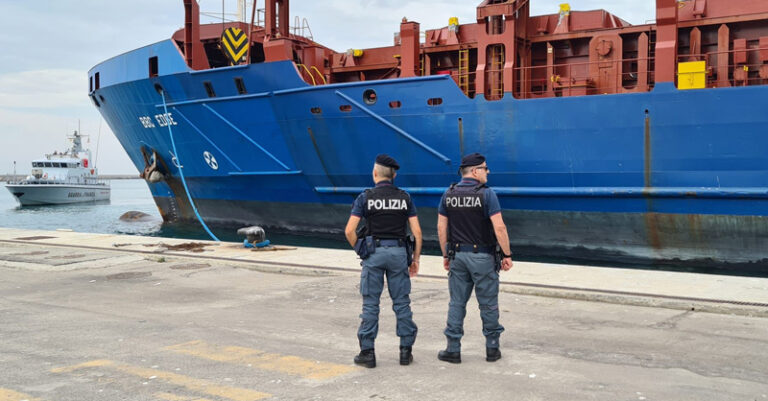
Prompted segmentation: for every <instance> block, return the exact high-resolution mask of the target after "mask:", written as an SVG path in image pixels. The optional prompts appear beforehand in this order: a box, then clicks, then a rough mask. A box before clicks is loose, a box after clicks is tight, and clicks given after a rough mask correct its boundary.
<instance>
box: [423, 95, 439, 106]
mask: <svg viewBox="0 0 768 401" xmlns="http://www.w3.org/2000/svg"><path fill="white" fill-rule="evenodd" d="M427 104H428V105H430V106H439V105H441V104H443V98H441V97H433V98H431V99H429V100H427Z"/></svg>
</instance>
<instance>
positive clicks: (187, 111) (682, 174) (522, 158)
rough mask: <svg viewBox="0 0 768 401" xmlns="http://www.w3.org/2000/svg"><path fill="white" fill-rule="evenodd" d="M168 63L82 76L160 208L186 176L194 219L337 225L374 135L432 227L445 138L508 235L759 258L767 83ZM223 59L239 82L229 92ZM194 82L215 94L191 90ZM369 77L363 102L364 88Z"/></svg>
mask: <svg viewBox="0 0 768 401" xmlns="http://www.w3.org/2000/svg"><path fill="white" fill-rule="evenodd" d="M169 47H172V44H168V43H166V42H161V43H159V44H157V45H155V46H154V47H148V48H146V49H140V50H138V51H137V52H134V53H129V54H128V55H124V56H121V57H123V58H126V57H127V58H132V57H133V58H136V61H135V62H134V61H133V60H123V59H117V60H116V61H114V60H113V61H111V62H108V63H106V64H104V65H101V66H99V67H97V68H98V69H100V71H101V72H102V77H105V78H102V79H103V80H104V81H106V77H109V76H110V75H109V74H108V72H109V71H110V68H111V64H110V63H119V64H120V65H121V66H122V65H131V64H136V65H144V64H145V63H146V56H147V55H150V54H161V56H162V55H163V54H164V53H166V52H165V51H164V49H166V50H167V48H169ZM174 51H175V48H174ZM168 57H171V56H170V55H168ZM182 64H183V62H182V61H179V62H178V65H179V66H181V65H182ZM185 69H186V67H185V66H184V67H179V69H178V70H177V71H173V70H172V69H171V70H170V71H166V72H165V74H163V73H162V71H161V74H160V76H159V77H154V78H151V79H138V78H137V79H128V78H131V77H130V76H128V77H126V74H125V71H122V70H120V71H115V76H122V77H123V78H124V79H123V81H119V82H118V81H116V82H109V81H106V82H107V83H106V84H105V86H104V87H103V88H102V89H101V90H100V92H99V93H100V96H101V97H103V99H102V104H101V105H100V108H99V109H100V111H101V113H102V115H103V116H104V117H105V119H106V121H107V122H108V123H109V124H110V126H111V128H112V130H113V132H114V133H115V134H116V136H117V138H118V139H119V140H120V142H121V143H122V145H123V146H124V147H125V149H126V151H127V153H128V155H129V156H130V157H131V158H132V160H133V161H134V163H135V164H136V166H137V168H138V169H139V170H143V169H144V168H145V167H147V163H146V162H145V157H146V154H148V153H152V152H154V153H155V154H156V155H157V157H158V158H159V159H160V163H159V165H160V167H159V170H162V171H161V172H162V174H163V177H164V179H163V180H162V181H160V182H157V183H150V184H149V186H150V190H151V192H152V194H153V196H154V197H155V200H156V202H157V204H158V206H159V208H160V210H161V211H162V213H163V215H164V218H165V219H166V220H169V221H174V220H195V219H197V217H196V214H195V213H194V207H193V205H192V204H190V203H189V202H188V201H187V193H189V194H190V195H191V197H192V198H193V199H194V201H195V206H197V208H198V209H199V210H198V211H199V215H200V216H201V218H202V219H203V220H204V221H205V222H207V223H208V222H210V223H216V224H228V225H245V224H259V225H264V226H267V227H277V228H281V229H284V230H286V231H295V232H305V233H312V232H322V233H327V234H330V235H340V233H341V229H342V228H343V225H344V223H345V222H346V219H347V218H348V215H349V210H350V207H351V204H352V201H353V200H354V197H355V196H356V195H357V194H359V193H360V192H361V191H362V190H363V189H364V188H365V187H368V186H370V185H371V176H370V174H371V166H372V161H373V159H374V157H375V155H376V154H377V153H382V152H386V153H389V154H391V155H393V156H394V157H395V158H397V160H398V161H399V162H400V164H401V166H403V168H402V169H401V170H400V171H399V175H398V177H397V179H396V184H397V185H398V186H400V187H403V188H405V189H406V190H408V191H409V192H410V193H411V194H412V196H413V198H414V201H415V203H416V205H417V207H418V208H419V210H420V213H419V214H420V217H421V218H422V219H423V224H422V225H423V226H424V227H425V229H426V233H427V236H428V238H431V239H434V229H433V227H434V221H435V208H436V207H437V204H438V202H439V199H440V196H441V194H442V192H443V191H444V189H445V188H446V187H447V186H448V185H450V183H451V182H455V181H456V180H458V178H459V177H458V175H457V174H456V171H457V169H458V165H459V161H460V159H461V156H462V155H463V154H467V153H471V152H481V153H484V154H485V155H486V156H487V158H488V165H489V166H490V168H491V175H490V182H489V184H490V185H491V186H492V187H493V188H494V189H495V190H496V192H497V193H498V194H499V199H500V203H501V207H502V209H503V211H504V217H505V219H506V220H507V224H508V228H509V230H510V234H511V243H512V245H513V248H517V249H518V250H523V249H527V250H535V252H536V253H539V254H542V255H566V256H567V255H568V254H574V255H575V254H579V255H581V256H583V254H592V255H593V256H594V258H595V259H601V260H604V259H607V260H616V259H627V258H628V259H646V260H651V261H691V262H693V263H707V264H720V263H725V264H729V263H753V264H757V265H763V264H764V263H765V261H764V256H763V255H764V249H766V247H765V245H766V239H767V238H768V223H766V217H767V216H768V155H766V152H764V149H768V137H766V135H765V126H766V125H768V115H766V113H765V112H764V110H765V109H766V108H768V87H744V88H719V89H703V90H695V91H678V90H677V89H676V88H675V87H674V86H673V85H671V84H659V85H657V86H656V88H654V89H653V90H652V91H651V92H647V93H631V94H617V95H598V96H581V97H569V98H548V99H529V100H518V99H514V98H512V97H511V96H509V95H507V96H505V97H504V98H503V99H501V100H498V101H486V100H485V99H483V98H480V97H478V98H475V99H469V98H467V97H466V96H464V94H463V93H462V92H461V91H460V90H459V89H458V87H457V86H456V85H455V83H454V82H453V81H452V80H451V79H450V78H448V77H440V76H433V77H423V78H412V79H396V80H385V81H371V82H359V83H351V84H332V85H322V86H314V87H313V86H308V85H306V84H305V83H304V82H303V81H301V79H300V77H299V76H298V74H297V72H296V69H295V67H294V65H293V63H291V62H275V63H262V64H253V65H248V66H241V67H232V68H220V69H216V70H211V71H206V72H205V73H190V72H188V71H186V70H185ZM118 72H119V74H118ZM142 72H143V70H142ZM136 74H139V72H137V73H136ZM129 75H130V74H129ZM238 77H242V78H244V80H245V82H246V86H247V87H248V88H249V92H248V94H245V95H239V94H238V93H237V92H236V88H235V86H234V85H233V83H232V82H233V79H234V78H238ZM274 77H280V79H275V78H274ZM204 82H211V83H212V85H213V86H214V87H215V88H217V93H218V94H219V96H218V97H216V98H208V97H207V96H206V93H205V89H204V86H203V83H204ZM368 89H373V90H375V91H376V92H377V98H378V99H379V101H378V103H377V104H373V105H369V104H365V103H363V92H364V91H365V90H368ZM228 91H229V92H228ZM230 92H231V93H230ZM163 95H165V96H163ZM434 98H439V99H440V102H439V105H437V106H436V105H435V104H434V103H435V102H428V99H434ZM395 101H396V102H400V104H401V106H400V107H396V108H393V107H391V103H390V102H395ZM158 116H160V117H158ZM163 116H166V117H163ZM147 119H149V120H150V121H151V122H152V121H154V122H155V123H150V124H147ZM163 122H164V123H166V124H161V123H163ZM171 138H175V139H174V142H175V146H176V151H175V152H174V150H173V144H172V141H171ZM178 165H183V170H184V179H183V180H182V177H181V175H180V174H179V168H178ZM184 184H186V185H184Z"/></svg>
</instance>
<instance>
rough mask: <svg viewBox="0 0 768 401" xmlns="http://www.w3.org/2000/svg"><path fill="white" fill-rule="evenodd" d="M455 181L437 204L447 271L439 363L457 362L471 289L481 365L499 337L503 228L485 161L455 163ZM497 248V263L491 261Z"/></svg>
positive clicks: (494, 352)
mask: <svg viewBox="0 0 768 401" xmlns="http://www.w3.org/2000/svg"><path fill="white" fill-rule="evenodd" d="M460 173H461V176H462V179H461V182H459V183H458V184H454V185H451V187H450V188H449V189H448V190H447V191H445V193H444V194H443V198H442V199H441V200H440V205H439V207H438V216H437V233H438V239H439V241H440V249H441V250H442V251H443V258H444V259H443V265H444V268H445V270H448V271H449V273H448V275H449V278H448V288H449V293H450V298H451V301H450V305H449V307H448V319H447V320H448V321H447V324H446V328H445V336H446V338H447V341H448V346H447V348H446V349H445V350H444V351H440V353H439V354H438V359H440V360H441V361H446V362H452V363H461V338H462V336H463V335H464V317H465V315H466V313H467V310H466V306H467V301H468V300H469V297H470V295H472V289H473V287H474V290H475V296H476V297H477V303H478V304H479V307H480V317H481V319H482V321H483V335H485V339H486V340H485V346H486V361H488V362H493V361H496V360H498V359H500V358H501V351H500V350H499V336H500V335H501V332H502V331H504V327H503V326H502V325H501V324H500V323H499V273H498V270H497V267H498V268H500V269H501V270H505V271H506V270H509V269H511V268H512V259H511V252H510V247H509V236H508V234H507V227H506V226H505V225H504V220H502V216H501V207H500V205H499V199H498V197H497V196H496V193H495V192H494V191H493V190H492V189H491V188H488V187H487V186H486V183H487V182H488V174H489V169H488V165H487V164H486V162H485V156H483V155H481V154H479V153H473V154H470V155H467V156H465V157H464V158H462V160H461V167H460ZM497 244H498V245H499V247H500V250H501V255H499V257H500V260H497V259H496V258H495V257H494V256H495V254H496V251H497V248H496V245H497Z"/></svg>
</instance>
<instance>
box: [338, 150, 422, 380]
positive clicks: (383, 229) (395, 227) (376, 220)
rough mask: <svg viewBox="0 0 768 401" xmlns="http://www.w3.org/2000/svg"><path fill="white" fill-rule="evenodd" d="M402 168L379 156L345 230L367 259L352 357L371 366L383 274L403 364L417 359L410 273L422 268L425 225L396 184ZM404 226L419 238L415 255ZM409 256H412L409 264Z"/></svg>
mask: <svg viewBox="0 0 768 401" xmlns="http://www.w3.org/2000/svg"><path fill="white" fill-rule="evenodd" d="M399 168H400V166H399V165H398V164H397V161H395V159H393V158H391V157H390V156H388V155H386V154H381V155H378V156H377V157H376V163H375V164H374V167H373V172H372V174H373V181H374V183H375V184H376V186H375V187H374V188H372V189H368V190H366V191H365V192H363V193H361V194H360V195H359V196H358V197H357V199H356V200H355V203H354V205H353V207H352V212H351V215H350V217H349V221H348V222H347V226H346V229H345V230H344V232H345V235H346V237H347V240H348V241H349V243H350V245H352V246H353V247H355V251H357V253H358V255H360V257H361V258H362V259H363V261H362V266H363V269H362V272H361V277H360V293H361V294H362V296H363V313H362V314H361V315H360V318H361V323H360V328H359V329H358V332H357V337H358V340H359V343H360V353H359V354H358V355H357V356H355V358H354V361H355V363H356V364H358V365H362V366H365V367H368V368H373V367H376V354H375V352H374V341H375V340H376V335H377V333H378V331H379V300H380V298H381V293H382V291H383V288H384V276H385V275H386V277H387V287H388V289H389V295H390V297H391V298H392V309H393V310H394V312H395V315H396V317H397V328H396V332H397V335H398V336H399V337H400V364H401V365H408V364H410V363H411V361H413V354H412V346H413V343H414V340H415V339H416V332H417V328H416V324H415V323H414V322H413V313H412V312H411V300H410V292H411V280H410V277H411V276H415V275H416V274H417V273H418V271H419V255H420V254H421V227H420V226H419V219H418V217H417V216H416V208H415V207H414V206H413V202H412V201H411V197H410V196H409V195H408V193H407V192H405V191H403V190H401V189H399V188H397V187H396V186H395V185H394V179H395V176H396V175H397V174H396V173H395V171H396V170H398V169H399ZM361 218H365V223H364V224H365V230H364V232H365V234H362V233H360V232H359V230H357V227H358V224H359V223H360V220H361ZM406 225H410V228H411V233H412V234H413V237H414V239H415V241H414V243H413V244H412V246H413V249H412V254H411V255H408V250H407V249H406V246H407V245H408V244H407V241H406V234H407V232H406ZM409 256H411V257H410V258H412V262H411V263H410V265H409V261H408V259H409Z"/></svg>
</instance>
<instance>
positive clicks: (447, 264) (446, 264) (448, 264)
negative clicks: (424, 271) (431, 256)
mask: <svg viewBox="0 0 768 401" xmlns="http://www.w3.org/2000/svg"><path fill="white" fill-rule="evenodd" d="M443 269H445V270H448V271H450V270H451V260H450V259H448V258H443Z"/></svg>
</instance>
